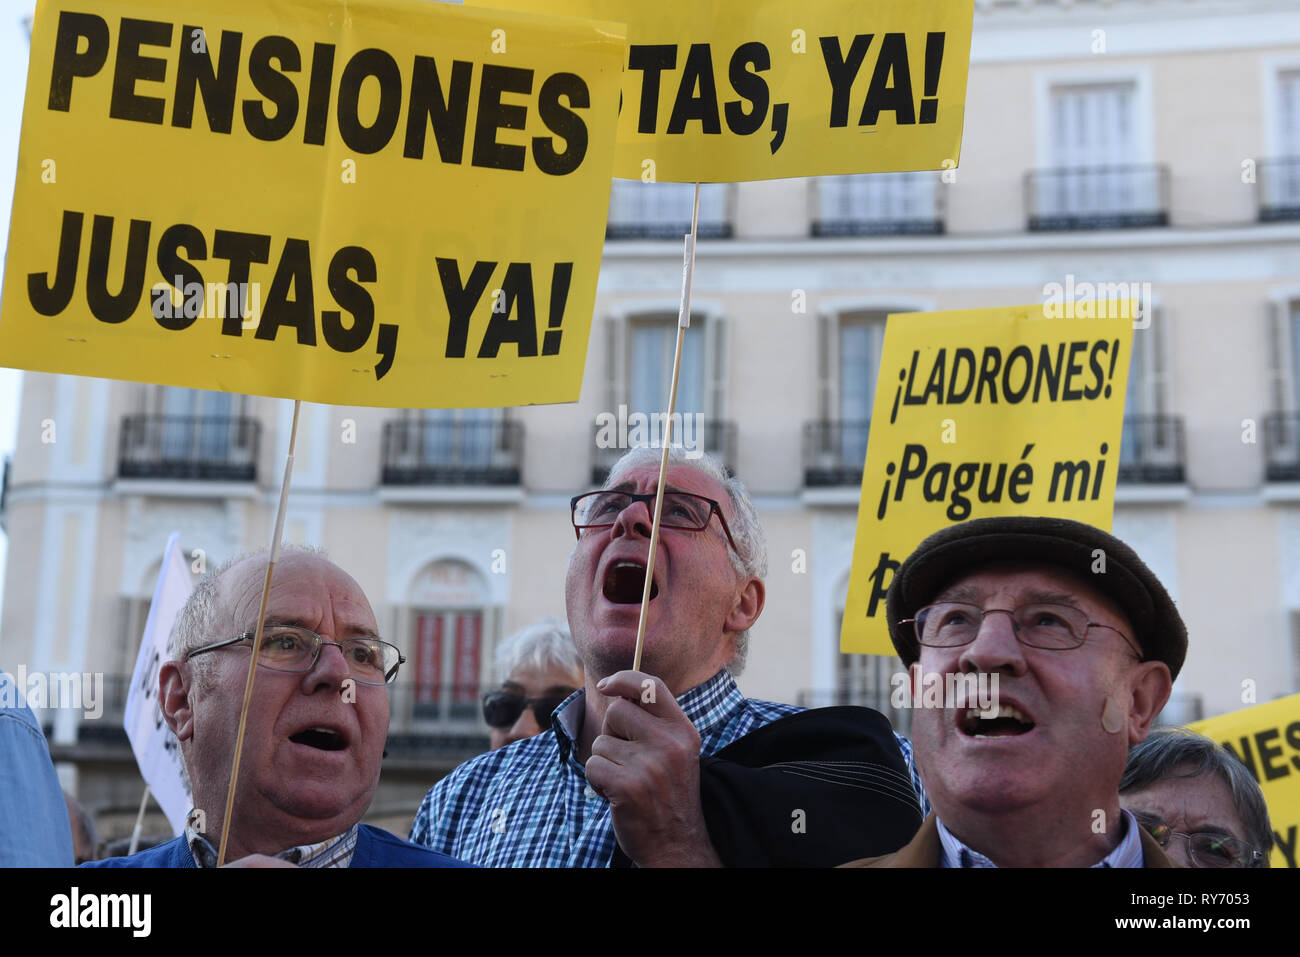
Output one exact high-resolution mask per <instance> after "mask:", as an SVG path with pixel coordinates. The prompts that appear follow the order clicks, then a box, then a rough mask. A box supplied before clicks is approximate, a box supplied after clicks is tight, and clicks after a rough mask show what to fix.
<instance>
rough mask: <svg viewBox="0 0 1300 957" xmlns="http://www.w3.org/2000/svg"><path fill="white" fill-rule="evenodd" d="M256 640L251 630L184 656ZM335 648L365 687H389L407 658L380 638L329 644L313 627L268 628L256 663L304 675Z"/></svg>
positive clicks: (330, 642) (275, 626)
mask: <svg viewBox="0 0 1300 957" xmlns="http://www.w3.org/2000/svg"><path fill="white" fill-rule="evenodd" d="M252 638H253V633H252V632H251V631H246V632H244V633H243V634H242V635H236V636H235V637H234V638H227V639H226V640H225V641H215V642H213V643H212V644H210V645H204V646H203V647H202V648H195V649H194V650H193V651H191V652H190V653H189V654H187V655H186V656H185V660H186V661H188V660H189V659H190V658H193V657H194V656H195V655H201V654H203V653H204V652H207V651H216V650H217V649H218V648H225V647H227V646H228V645H234V644H237V643H239V642H241V641H249V640H251V639H252ZM325 645H333V646H334V647H335V648H337V649H338V650H339V651H341V652H342V653H343V660H344V661H346V662H347V663H348V672H349V673H350V674H351V675H352V678H353V679H354V680H355V681H356V682H357V683H358V684H363V685H386V684H389V683H391V682H392V680H393V679H394V678H396V677H397V669H398V668H400V667H401V666H402V665H403V664H405V663H406V657H405V656H404V655H403V654H402V652H401V651H400V650H399V649H398V648H397V646H396V645H390V644H389V643H388V642H386V641H380V640H379V639H378V638H344V639H343V640H342V641H326V640H325V639H324V638H322V637H321V636H320V635H318V634H316V632H314V631H312V630H311V629H310V628H303V627H301V626H299V625H267V626H266V627H265V628H263V629H262V642H261V646H260V647H259V648H258V653H257V663H258V664H259V665H261V666H262V667H263V668H270V669H271V670H272V671H283V672H287V673H289V674H301V673H302V672H304V671H311V669H312V668H314V667H316V661H317V659H319V658H320V653H321V649H322V648H323V647H324V646H325Z"/></svg>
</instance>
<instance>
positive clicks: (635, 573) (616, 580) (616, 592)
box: [602, 561, 659, 605]
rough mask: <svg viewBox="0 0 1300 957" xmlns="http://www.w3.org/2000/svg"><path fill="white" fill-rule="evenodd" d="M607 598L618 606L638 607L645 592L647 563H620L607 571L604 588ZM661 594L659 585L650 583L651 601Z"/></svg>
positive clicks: (615, 563) (614, 564)
mask: <svg viewBox="0 0 1300 957" xmlns="http://www.w3.org/2000/svg"><path fill="white" fill-rule="evenodd" d="M602 590H603V592H604V595H605V598H606V599H608V600H609V601H612V602H613V603H614V604H616V605H637V604H640V603H641V593H642V592H644V591H645V563H644V562H636V561H618V562H614V563H612V564H611V565H610V566H609V568H607V569H605V583H604V585H603V588H602ZM658 594H659V585H658V584H657V583H655V582H654V581H651V582H650V599H651V600H652V601H653V600H654V598H655V596H656V595H658Z"/></svg>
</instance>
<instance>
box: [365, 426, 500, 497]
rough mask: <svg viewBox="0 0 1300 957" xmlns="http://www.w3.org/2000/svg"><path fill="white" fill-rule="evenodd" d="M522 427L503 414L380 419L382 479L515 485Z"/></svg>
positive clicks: (395, 482) (408, 483)
mask: <svg viewBox="0 0 1300 957" xmlns="http://www.w3.org/2000/svg"><path fill="white" fill-rule="evenodd" d="M523 460H524V430H523V426H522V425H520V424H519V423H518V422H508V421H505V420H504V419H500V418H497V419H494V420H491V421H477V422H454V421H441V420H426V419H397V420H395V421H392V422H387V423H385V424H384V438H383V467H382V472H381V478H380V482H381V483H382V484H383V485H396V486H411V485H475V486H483V485H490V486H516V485H519V484H521V482H522V465H523Z"/></svg>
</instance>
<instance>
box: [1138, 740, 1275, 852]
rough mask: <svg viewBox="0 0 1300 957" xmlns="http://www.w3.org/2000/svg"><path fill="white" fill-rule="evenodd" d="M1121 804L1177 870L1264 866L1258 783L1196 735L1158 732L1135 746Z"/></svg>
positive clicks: (1268, 840) (1267, 831)
mask: <svg viewBox="0 0 1300 957" xmlns="http://www.w3.org/2000/svg"><path fill="white" fill-rule="evenodd" d="M1119 801H1120V804H1121V805H1123V807H1124V809H1125V810H1127V811H1131V812H1132V813H1133V816H1134V817H1136V818H1137V819H1138V823H1140V824H1141V825H1142V826H1143V827H1144V828H1146V830H1147V832H1148V833H1149V834H1151V836H1152V837H1154V838H1155V839H1156V842H1157V843H1158V844H1159V845H1160V846H1161V847H1162V848H1164V849H1165V852H1166V853H1167V854H1168V855H1169V857H1170V858H1172V859H1173V860H1174V861H1175V862H1176V863H1178V864H1180V865H1182V866H1183V867H1268V864H1269V862H1268V855H1269V852H1270V851H1272V849H1273V827H1272V825H1271V824H1270V823H1269V819H1268V805H1267V804H1266V803H1265V801H1264V792H1263V790H1262V789H1261V788H1260V786H1259V782H1257V781H1256V780H1255V777H1254V775H1253V774H1251V773H1250V771H1249V770H1248V769H1247V768H1246V766H1245V765H1244V764H1242V763H1241V761H1239V760H1238V759H1237V757H1236V756H1235V755H1233V754H1232V753H1231V752H1230V751H1228V750H1227V749H1226V748H1224V747H1222V746H1221V745H1219V744H1216V743H1215V742H1214V741H1211V740H1210V739H1209V738H1207V737H1205V736H1203V735H1199V734H1196V733H1195V732H1194V731H1188V730H1187V729H1186V728H1164V729H1161V730H1159V731H1153V732H1152V733H1151V736H1150V737H1148V738H1147V739H1146V740H1145V741H1143V742H1142V743H1141V744H1139V745H1136V746H1134V748H1133V749H1132V750H1131V751H1130V752H1129V756H1128V765H1127V766H1126V767H1125V768H1124V777H1123V778H1122V779H1121V780H1120V782H1119Z"/></svg>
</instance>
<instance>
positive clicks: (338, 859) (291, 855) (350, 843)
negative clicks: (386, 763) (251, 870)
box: [185, 812, 361, 868]
mask: <svg viewBox="0 0 1300 957" xmlns="http://www.w3.org/2000/svg"><path fill="white" fill-rule="evenodd" d="M194 820H195V816H194V813H193V812H191V813H190V816H189V818H188V819H187V820H186V822H185V843H186V844H188V845H189V847H190V853H191V854H193V855H194V864H195V866H196V867H202V868H207V867H216V866H217V849H216V848H215V847H213V846H212V842H211V841H209V840H208V839H207V838H206V837H204V836H203V835H202V834H200V833H199V832H198V831H197V830H195V829H194ZM360 827H361V823H360V822H359V821H358V822H357V823H356V824H353V825H352V827H351V828H350V829H348V830H347V831H345V832H344V833H342V834H340V835H338V836H337V837H331V838H329V839H328V840H324V841H321V842H320V843H318V844H300V845H299V846H298V847H291V848H289V849H288V850H285V851H280V852H279V853H278V854H276V855H274V856H275V857H278V858H279V859H280V860H282V861H288V862H289V863H290V864H297V865H298V866H299V867H348V866H350V865H351V864H352V855H353V853H354V852H355V851H356V849H357V834H358V832H359V830H360Z"/></svg>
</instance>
